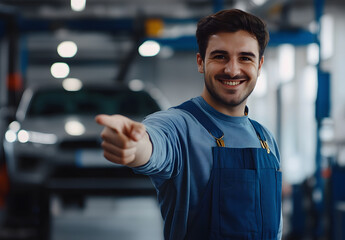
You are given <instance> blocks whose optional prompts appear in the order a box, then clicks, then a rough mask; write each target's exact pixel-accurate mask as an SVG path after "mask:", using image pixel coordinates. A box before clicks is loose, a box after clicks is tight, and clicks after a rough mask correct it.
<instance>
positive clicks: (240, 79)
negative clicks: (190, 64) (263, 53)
mask: <svg viewBox="0 0 345 240" xmlns="http://www.w3.org/2000/svg"><path fill="white" fill-rule="evenodd" d="M197 63H198V70H199V72H200V73H204V77H205V88H204V90H203V93H202V96H203V97H204V98H205V100H206V101H207V102H208V103H209V104H210V105H211V106H213V107H214V108H215V109H217V110H218V111H220V112H223V113H229V114H230V113H231V115H234V112H235V111H237V112H238V111H242V112H241V113H242V115H243V109H244V107H245V104H246V101H247V98H248V96H249V95H250V94H251V92H252V91H253V89H254V87H255V84H256V80H257V77H258V76H259V74H260V69H261V66H262V63H263V57H262V58H261V59H259V45H258V42H257V40H256V39H255V38H254V37H253V36H252V35H250V34H249V33H248V32H246V31H242V30H241V31H237V32H234V33H228V32H221V33H217V34H215V35H212V36H211V37H210V39H209V42H208V46H207V49H206V53H205V60H202V58H201V56H200V54H198V55H197ZM229 110H230V112H229Z"/></svg>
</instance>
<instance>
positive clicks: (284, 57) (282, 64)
mask: <svg viewBox="0 0 345 240" xmlns="http://www.w3.org/2000/svg"><path fill="white" fill-rule="evenodd" d="M278 54H279V55H278V57H279V76H280V80H281V81H282V82H289V81H291V80H292V79H293V78H294V76H295V48H294V46H293V45H291V44H282V45H281V46H280V47H279V49H278Z"/></svg>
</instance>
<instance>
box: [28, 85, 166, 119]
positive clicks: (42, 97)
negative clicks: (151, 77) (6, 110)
mask: <svg viewBox="0 0 345 240" xmlns="http://www.w3.org/2000/svg"><path fill="white" fill-rule="evenodd" d="M158 110H159V106H158V105H157V103H156V102H155V101H154V99H152V98H151V96H150V95H149V94H148V93H147V92H144V91H138V92H133V91H130V90H121V91H119V90H90V89H82V90H80V91H75V92H69V91H65V90H56V89H55V90H45V91H38V92H36V94H35V95H34V96H33V99H32V102H31V103H30V106H29V109H28V113H27V115H28V116H29V117H40V116H53V115H54V116H55V115H69V114H76V115H85V114H92V115H95V114H99V113H104V114H122V115H127V116H145V115H147V114H150V113H153V112H156V111H158Z"/></svg>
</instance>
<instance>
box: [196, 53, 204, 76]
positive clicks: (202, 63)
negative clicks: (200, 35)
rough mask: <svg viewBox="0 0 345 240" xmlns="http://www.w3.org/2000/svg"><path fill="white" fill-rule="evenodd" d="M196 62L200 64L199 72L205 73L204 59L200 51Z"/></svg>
mask: <svg viewBox="0 0 345 240" xmlns="http://www.w3.org/2000/svg"><path fill="white" fill-rule="evenodd" d="M196 63H197V64H198V71H199V73H204V60H202V57H201V55H200V53H197V54H196Z"/></svg>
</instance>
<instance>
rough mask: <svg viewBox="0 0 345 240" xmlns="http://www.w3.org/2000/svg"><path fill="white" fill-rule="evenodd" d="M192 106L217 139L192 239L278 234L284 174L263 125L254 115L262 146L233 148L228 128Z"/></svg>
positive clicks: (236, 239)
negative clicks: (226, 139)
mask: <svg viewBox="0 0 345 240" xmlns="http://www.w3.org/2000/svg"><path fill="white" fill-rule="evenodd" d="M177 108H180V109H184V110H187V111H189V112H190V113H191V114H192V115H193V116H194V117H195V118H196V119H197V120H198V121H199V122H200V123H201V124H202V125H203V126H204V127H205V128H206V129H207V130H208V131H209V132H210V134H211V135H212V136H213V137H214V138H215V139H216V142H217V145H218V146H217V147H213V148H212V153H213V168H212V171H211V175H210V179H209V182H208V185H207V188H206V190H205V192H204V194H203V197H202V200H201V201H200V204H199V207H198V212H197V214H196V216H195V217H194V218H193V219H191V221H190V222H189V223H188V229H187V236H186V239H191V240H202V239H205V240H206V239H207V240H216V239H217V240H225V239H231V240H242V239H243V240H244V239H246V240H251V239H260V240H270V239H272V240H273V239H274V240H275V239H277V234H278V230H279V224H280V215H281V186H282V175H281V172H280V171H279V166H278V161H277V160H276V157H275V156H274V155H273V154H270V149H269V147H268V145H267V143H266V139H265V136H264V134H263V132H262V129H261V125H260V124H259V123H258V122H256V121H254V120H251V119H250V122H251V123H252V125H253V127H254V129H255V131H256V133H257V136H258V141H260V143H261V146H262V148H228V147H225V144H224V142H223V140H222V138H223V136H224V134H223V132H222V131H221V130H220V129H219V128H218V127H217V126H216V125H215V124H214V123H213V122H212V121H211V120H210V119H209V118H208V117H207V116H206V115H205V113H203V112H202V111H201V110H200V109H199V107H198V106H197V105H196V104H195V103H193V102H192V101H187V102H185V103H184V104H182V105H180V106H178V107H177Z"/></svg>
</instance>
